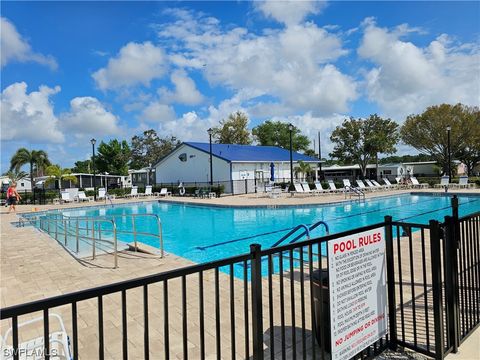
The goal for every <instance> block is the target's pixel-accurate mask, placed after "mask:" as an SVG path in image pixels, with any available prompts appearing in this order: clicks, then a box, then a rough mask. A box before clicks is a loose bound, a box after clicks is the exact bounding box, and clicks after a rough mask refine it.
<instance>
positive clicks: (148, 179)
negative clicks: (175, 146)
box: [147, 163, 152, 185]
mask: <svg viewBox="0 0 480 360" xmlns="http://www.w3.org/2000/svg"><path fill="white" fill-rule="evenodd" d="M151 173H152V163H149V164H148V171H147V185H150V174H151Z"/></svg>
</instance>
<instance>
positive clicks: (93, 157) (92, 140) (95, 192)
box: [90, 138, 97, 201]
mask: <svg viewBox="0 0 480 360" xmlns="http://www.w3.org/2000/svg"><path fill="white" fill-rule="evenodd" d="M96 142H97V140H95V139H93V138H92V139H91V140H90V143H91V144H92V154H93V156H92V170H93V200H94V201H97V178H96V174H95V143H96Z"/></svg>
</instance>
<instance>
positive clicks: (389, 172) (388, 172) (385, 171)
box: [383, 170, 392, 175]
mask: <svg viewBox="0 0 480 360" xmlns="http://www.w3.org/2000/svg"><path fill="white" fill-rule="evenodd" d="M383 173H384V174H385V175H392V170H383Z"/></svg>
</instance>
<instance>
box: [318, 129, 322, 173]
mask: <svg viewBox="0 0 480 360" xmlns="http://www.w3.org/2000/svg"><path fill="white" fill-rule="evenodd" d="M318 160H320V163H319V164H320V170H319V177H320V179H318V180H320V181H321V180H322V143H321V142H320V131H319V132H318Z"/></svg>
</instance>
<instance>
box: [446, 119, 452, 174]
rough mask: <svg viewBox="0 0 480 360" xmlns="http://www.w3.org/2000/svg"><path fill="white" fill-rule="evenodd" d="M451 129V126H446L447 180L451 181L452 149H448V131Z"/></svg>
mask: <svg viewBox="0 0 480 360" xmlns="http://www.w3.org/2000/svg"><path fill="white" fill-rule="evenodd" d="M451 130H452V127H451V126H450V125H448V126H447V151H448V182H449V183H451V182H452V169H451V166H452V158H451V157H452V153H451V152H452V151H451V149H450V131H451Z"/></svg>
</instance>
